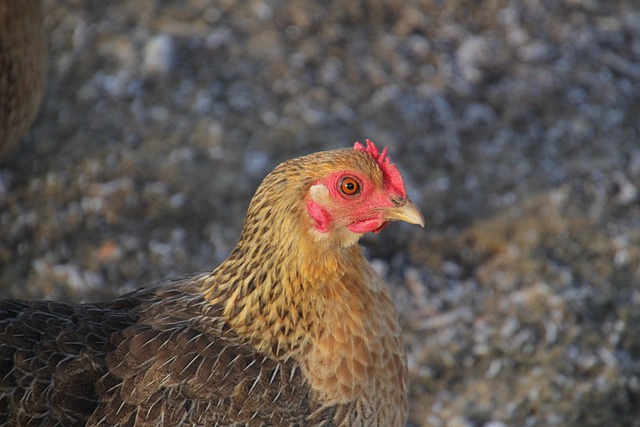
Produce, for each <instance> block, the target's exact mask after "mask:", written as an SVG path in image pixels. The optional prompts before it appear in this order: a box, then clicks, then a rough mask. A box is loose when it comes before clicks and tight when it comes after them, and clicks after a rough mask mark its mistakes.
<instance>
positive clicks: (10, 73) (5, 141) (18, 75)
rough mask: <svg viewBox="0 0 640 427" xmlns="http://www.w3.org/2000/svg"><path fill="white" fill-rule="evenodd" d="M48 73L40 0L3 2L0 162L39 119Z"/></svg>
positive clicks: (0, 18) (0, 14) (0, 15)
mask: <svg viewBox="0 0 640 427" xmlns="http://www.w3.org/2000/svg"><path fill="white" fill-rule="evenodd" d="M46 72H47V48H46V39H45V35H44V25H43V13H42V10H41V4H40V0H2V1H0V161H2V160H3V159H4V158H6V157H7V156H8V155H9V154H10V153H11V152H12V151H13V150H14V148H15V147H16V145H17V144H18V142H20V140H21V139H22V137H23V136H24V134H25V133H26V131H27V130H28V129H29V127H30V126H31V123H32V122H33V120H34V119H35V117H36V113H37V112H38V108H39V107H40V100H41V99H42V94H43V92H44V86H45V80H46Z"/></svg>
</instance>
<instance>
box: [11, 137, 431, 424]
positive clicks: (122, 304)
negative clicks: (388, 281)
mask: <svg viewBox="0 0 640 427" xmlns="http://www.w3.org/2000/svg"><path fill="white" fill-rule="evenodd" d="M356 147H357V149H356V150H336V151H330V152H324V153H316V154H312V155H309V156H305V157H302V158H299V159H294V160H292V161H289V162H285V163H283V164H282V165H280V166H279V167H278V168H276V170H275V171H274V172H272V173H271V174H270V175H269V176H268V177H267V178H265V180H264V181H263V183H262V184H261V185H260V187H259V188H258V190H257V192H256V195H255V196H254V198H253V200H252V202H251V206H250V207H249V212H248V214H247V218H246V220H245V227H244V230H243V232H242V236H241V238H240V242H239V243H238V245H237V247H236V248H235V249H234V251H233V252H232V253H231V254H230V255H229V258H228V259H227V260H226V261H224V262H223V263H222V264H221V265H220V266H219V267H218V268H217V269H216V270H214V271H213V272H211V273H206V274H200V275H192V276H188V277H184V278H180V279H175V280H171V281H167V282H164V283H162V284H160V285H158V286H155V287H152V288H148V289H141V290H139V291H136V292H133V293H131V294H128V295H125V296H123V297H121V298H119V299H117V300H115V301H113V302H107V303H97V304H82V305H74V304H66V303H59V302H23V301H16V300H7V301H1V302H0V425H15V426H20V425H25V426H26V425H38V426H76V425H77V426H80V425H91V426H187V425H189V426H196V425H197V426H266V425H273V426H379V427H382V426H384V427H389V426H401V425H403V424H404V423H405V422H406V417H407V390H406V382H407V378H406V375H407V371H406V356H405V353H404V348H403V345H402V341H401V338H400V327H399V324H398V319H397V313H396V310H395V307H394V305H393V302H392V300H391V298H390V295H389V293H388V291H387V288H386V286H385V285H384V283H383V282H382V280H381V279H380V277H379V276H378V275H377V274H376V273H375V271H374V270H373V268H372V267H371V266H370V265H369V263H367V262H366V260H365V259H364V257H363V256H362V251H361V249H360V247H359V246H358V245H357V244H356V242H357V240H358V239H359V237H360V236H361V235H362V233H364V232H365V231H376V232H377V231H379V230H381V229H382V228H384V226H385V225H386V224H387V223H388V222H389V221H393V220H406V221H409V222H413V223H418V224H422V223H423V219H422V215H421V214H420V212H419V210H418V209H417V208H416V207H415V205H413V204H412V203H411V202H410V201H409V200H408V199H407V198H406V194H405V193H404V184H402V178H401V177H400V174H399V172H397V170H396V169H395V167H394V166H393V165H391V164H390V163H389V162H388V160H386V159H385V155H386V152H385V153H382V154H380V153H378V151H377V149H376V148H375V146H373V144H370V143H369V145H368V147H367V148H366V149H365V148H364V147H362V146H359V145H357V146H356ZM346 178H348V179H349V180H347V181H345V179H346ZM345 182H346V183H347V184H345ZM354 183H355V184H354ZM354 189H355V190H356V191H354ZM353 230H355V231H353Z"/></svg>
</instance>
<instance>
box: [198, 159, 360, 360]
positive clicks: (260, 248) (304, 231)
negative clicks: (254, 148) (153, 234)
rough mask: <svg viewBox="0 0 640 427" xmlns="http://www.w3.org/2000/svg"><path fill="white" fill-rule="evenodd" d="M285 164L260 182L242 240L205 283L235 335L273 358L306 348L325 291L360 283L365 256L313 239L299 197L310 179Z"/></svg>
mask: <svg viewBox="0 0 640 427" xmlns="http://www.w3.org/2000/svg"><path fill="white" fill-rule="evenodd" d="M287 166H288V168H286V170H289V171H290V170H291V169H292V168H291V166H292V165H291V163H290V162H288V163H287ZM293 166H295V164H294V165H293ZM283 169H285V168H283V167H282V165H281V166H280V167H279V168H276V170H275V171H274V172H272V173H271V174H270V175H269V176H267V178H265V180H264V181H263V183H262V184H261V185H260V187H259V188H258V190H257V191H256V194H255V196H254V198H253V199H252V201H251V204H250V206H249V210H248V213H247V217H246V219H245V224H244V228H243V231H242V235H241V237H240V241H239V242H238V244H237V246H236V247H235V249H234V250H233V251H232V252H231V254H230V255H229V257H228V258H227V259H226V260H225V261H224V262H223V263H222V264H220V266H219V267H218V268H217V269H216V270H214V271H213V272H212V273H211V276H210V277H209V279H208V280H207V281H206V282H205V285H204V289H203V293H204V295H205V298H206V299H207V300H208V301H209V302H210V303H211V304H214V305H217V306H220V307H223V310H222V313H223V314H222V316H223V317H224V318H225V320H226V321H227V322H228V323H229V325H230V326H231V327H232V329H233V330H234V331H235V332H236V333H237V334H239V335H241V336H243V337H245V338H247V339H249V340H250V341H251V342H252V343H253V345H254V346H255V347H256V349H257V350H259V351H261V352H263V353H265V354H268V355H270V356H272V357H274V358H285V357H290V356H293V355H295V354H297V353H299V352H301V351H303V350H304V349H305V348H306V346H307V345H308V343H309V340H310V339H313V336H314V334H315V332H314V331H313V330H312V329H313V327H314V325H316V324H318V323H322V322H318V320H319V319H322V317H323V314H324V312H325V310H326V309H327V305H326V294H327V290H328V289H333V290H334V291H331V292H335V289H341V288H342V287H343V285H342V283H359V282H362V277H363V274H364V273H363V271H362V265H363V264H365V263H367V261H366V260H365V258H364V257H363V255H362V250H361V248H360V247H359V246H358V245H357V244H353V245H351V246H349V247H341V246H340V245H337V244H335V242H332V241H331V240H329V239H326V240H322V241H318V239H317V237H316V236H314V233H315V231H314V230H313V224H312V220H311V219H310V218H309V216H308V214H307V212H306V210H305V208H304V203H303V200H304V198H305V197H306V194H305V192H306V191H307V190H308V188H309V187H310V186H311V184H312V182H313V180H312V179H311V178H306V177H303V176H295V177H292V176H291V174H290V173H289V174H286V173H284V172H283ZM292 181H295V185H292ZM287 188H290V191H289V192H288V193H287ZM283 189H284V190H285V191H284V193H285V194H286V195H287V196H286V197H283V196H282V194H283ZM347 303H348V301H345V304H347ZM332 304H334V306H332V309H336V308H337V307H336V306H335V304H336V302H335V301H333V302H332ZM338 304H339V303H338Z"/></svg>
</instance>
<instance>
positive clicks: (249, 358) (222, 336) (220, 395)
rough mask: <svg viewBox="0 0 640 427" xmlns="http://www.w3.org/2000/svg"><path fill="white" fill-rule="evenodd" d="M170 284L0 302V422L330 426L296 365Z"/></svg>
mask: <svg viewBox="0 0 640 427" xmlns="http://www.w3.org/2000/svg"><path fill="white" fill-rule="evenodd" d="M205 277H206V276H205V275H200V276H191V277H188V278H183V279H179V280H172V281H171V282H167V283H165V284H161V285H160V286H158V287H154V288H148V289H143V290H140V291H136V292H134V293H131V294H128V295H125V296H123V297H121V298H119V299H117V300H115V301H114V302H111V303H105V304H83V305H72V304H65V303H58V302H55V303H54V302H24V301H18V300H6V301H0V425H12V426H26V425H43V426H44V425H47V426H55V425H59V426H80V425H91V426H97V425H100V426H139V427H140V426H161V425H171V426H182V425H184V426H187V425H199V426H214V425H225V426H264V425H286V426H306V425H326V426H331V425H333V420H332V419H333V417H334V415H335V413H336V408H335V407H324V408H323V407H321V404H320V403H319V402H318V401H317V400H316V399H315V397H314V396H313V393H312V392H311V389H310V387H309V385H308V384H307V382H306V380H305V379H304V377H303V373H302V371H301V369H300V368H299V366H298V364H297V363H296V362H295V361H293V360H292V359H287V360H273V359H270V358H268V357H265V356H264V355H261V354H259V353H257V352H256V351H255V350H254V349H253V347H252V346H251V345H250V344H249V343H247V342H246V341H245V340H243V339H241V338H240V337H238V336H237V335H236V334H235V333H234V332H233V331H232V330H231V329H230V328H229V326H228V325H227V324H226V322H224V321H223V320H222V319H221V317H220V316H219V314H220V309H221V308H220V307H216V306H214V305H211V304H209V303H208V302H207V301H206V300H205V299H204V298H203V297H202V294H201V292H200V287H201V281H202V280H204V278H205Z"/></svg>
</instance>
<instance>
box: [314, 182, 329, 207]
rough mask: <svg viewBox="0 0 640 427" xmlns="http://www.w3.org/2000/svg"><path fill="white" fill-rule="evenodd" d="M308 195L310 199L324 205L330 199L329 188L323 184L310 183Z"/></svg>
mask: <svg viewBox="0 0 640 427" xmlns="http://www.w3.org/2000/svg"><path fill="white" fill-rule="evenodd" d="M309 197H310V198H311V200H313V201H315V202H316V203H319V204H321V205H326V204H328V203H329V202H330V200H331V197H330V195H329V189H328V188H327V186H326V185H325V184H314V185H312V186H311V188H310V189H309Z"/></svg>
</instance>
